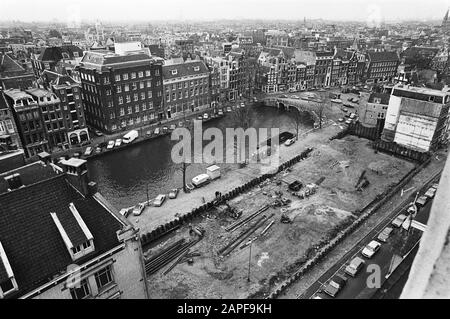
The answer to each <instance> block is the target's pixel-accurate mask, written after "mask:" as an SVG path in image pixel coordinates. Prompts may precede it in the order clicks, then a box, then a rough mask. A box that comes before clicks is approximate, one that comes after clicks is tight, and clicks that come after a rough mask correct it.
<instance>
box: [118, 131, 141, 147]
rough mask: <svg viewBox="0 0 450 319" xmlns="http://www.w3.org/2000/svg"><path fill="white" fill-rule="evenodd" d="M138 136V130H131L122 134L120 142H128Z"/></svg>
mask: <svg viewBox="0 0 450 319" xmlns="http://www.w3.org/2000/svg"><path fill="white" fill-rule="evenodd" d="M138 137H139V132H138V131H136V130H131V131H129V132H128V133H127V134H125V135H124V136H123V139H122V142H123V143H125V144H129V143H131V142H133V141H134V140H135V139H137V138H138Z"/></svg>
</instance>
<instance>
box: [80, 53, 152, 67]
mask: <svg viewBox="0 0 450 319" xmlns="http://www.w3.org/2000/svg"><path fill="white" fill-rule="evenodd" d="M153 62H155V59H153V58H151V57H150V56H148V55H147V54H145V53H135V54H127V55H119V54H115V53H111V52H108V53H106V52H97V51H92V52H86V53H85V54H84V56H83V58H82V60H81V64H80V65H81V66H86V67H93V68H96V69H103V68H107V67H113V68H120V67H125V66H126V67H130V66H134V65H148V64H150V63H153ZM124 63H126V64H124Z"/></svg>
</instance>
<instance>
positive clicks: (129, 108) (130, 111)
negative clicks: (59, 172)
mask: <svg viewBox="0 0 450 319" xmlns="http://www.w3.org/2000/svg"><path fill="white" fill-rule="evenodd" d="M131 113H133V108H132V107H131V106H129V107H128V114H131Z"/></svg>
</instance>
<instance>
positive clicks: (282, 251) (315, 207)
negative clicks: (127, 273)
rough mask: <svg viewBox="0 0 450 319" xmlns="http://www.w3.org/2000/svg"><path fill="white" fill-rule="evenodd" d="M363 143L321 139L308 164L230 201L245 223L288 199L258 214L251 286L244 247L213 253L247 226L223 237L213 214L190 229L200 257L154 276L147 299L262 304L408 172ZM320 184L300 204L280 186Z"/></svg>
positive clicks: (224, 221) (219, 217)
mask: <svg viewBox="0 0 450 319" xmlns="http://www.w3.org/2000/svg"><path fill="white" fill-rule="evenodd" d="M316 142H317V141H316ZM368 143H369V141H368V140H365V139H359V138H357V137H353V136H348V137H345V138H344V139H342V140H334V141H328V140H327V139H322V140H321V141H320V143H315V144H314V147H315V150H314V151H313V152H312V154H311V155H310V157H308V158H307V159H305V160H303V161H301V162H300V163H298V164H296V165H294V166H293V167H292V169H291V170H290V171H289V172H282V173H280V174H278V175H277V177H276V178H274V179H273V180H271V181H267V182H265V183H263V184H262V185H260V186H258V187H255V188H253V189H252V190H250V191H249V192H247V193H245V194H243V195H241V196H239V197H237V198H235V199H233V200H232V201H230V202H229V204H230V205H231V206H232V207H235V208H237V209H240V210H242V211H243V215H242V216H241V217H240V219H243V218H245V217H246V216H248V215H250V214H251V213H253V212H254V211H256V210H258V208H260V207H262V206H264V205H265V204H267V203H269V204H270V203H273V202H274V201H275V200H276V199H277V195H276V194H275V192H280V191H281V192H282V195H281V197H284V198H287V199H289V200H291V202H290V203H289V204H287V205H285V206H281V207H270V208H269V209H268V210H266V211H265V212H264V213H262V214H261V216H262V215H266V216H268V217H269V216H270V218H268V220H267V221H266V222H265V224H264V226H262V227H260V228H259V229H258V230H257V231H256V232H255V233H254V234H253V235H252V236H251V237H253V236H254V235H255V234H256V235H258V234H259V233H260V232H261V231H262V229H264V228H265V225H267V224H268V223H269V221H272V220H273V221H274V224H273V226H272V227H271V228H270V229H269V230H268V232H267V233H266V234H265V235H264V236H261V237H259V238H258V239H257V240H255V241H254V242H253V244H252V245H251V247H252V248H251V259H250V267H251V268H250V269H251V270H250V282H248V281H247V277H248V268H249V252H250V249H249V248H250V247H249V246H247V247H245V248H243V249H240V247H239V246H240V245H239V246H238V247H237V248H236V249H235V250H233V251H232V252H231V253H230V254H229V255H227V256H225V257H220V256H219V255H218V253H217V251H218V250H219V249H220V248H222V247H224V246H225V245H226V244H227V243H229V242H230V240H231V239H233V238H236V237H237V235H238V234H240V233H241V232H242V231H243V230H245V229H247V228H248V227H249V226H248V225H247V226H243V227H241V228H239V229H237V230H235V231H233V232H227V231H226V230H225V227H227V226H228V225H230V224H231V223H233V222H235V220H234V219H232V218H231V217H228V216H224V215H223V214H219V213H217V212H215V211H211V212H208V213H207V214H205V216H204V218H199V219H198V221H196V222H195V225H197V226H201V227H203V228H204V229H205V231H206V232H205V237H204V238H203V239H202V240H201V241H200V242H199V243H198V244H196V245H195V246H194V247H193V248H192V249H191V251H197V252H199V253H200V254H201V256H200V257H194V258H193V260H194V263H193V264H192V265H189V264H187V263H182V264H179V265H177V266H176V267H175V268H174V269H173V270H172V271H171V272H169V273H168V274H167V275H163V274H162V271H159V272H158V273H156V274H154V275H152V276H150V277H149V278H148V281H149V294H150V297H151V298H246V297H249V296H254V297H264V295H266V294H267V292H269V291H270V288H272V287H273V285H274V284H276V283H277V282H279V281H281V280H283V279H284V278H286V277H287V276H289V275H291V274H292V273H293V272H294V271H295V270H296V269H297V268H298V265H299V264H301V263H302V262H304V261H305V254H306V253H307V251H308V249H309V248H311V247H313V246H315V245H317V244H318V243H319V242H320V241H321V240H323V239H324V238H326V236H327V234H329V233H330V232H331V231H333V229H335V228H336V227H339V225H342V224H343V223H344V222H345V221H348V219H349V218H352V216H353V217H354V216H356V215H358V213H359V212H358V210H359V209H361V208H362V207H364V206H365V205H366V204H367V203H369V202H370V201H371V200H373V199H374V198H375V196H376V195H377V194H378V193H381V192H382V191H383V190H384V189H385V188H386V187H387V186H389V185H390V184H392V183H396V182H397V181H399V180H400V179H401V178H402V177H403V176H404V175H406V174H407V172H409V171H410V170H411V169H412V168H413V167H414V165H413V164H412V163H410V162H407V161H404V160H401V159H398V158H395V157H391V156H388V155H386V154H381V153H377V154H375V153H374V151H373V150H372V149H371V148H370V147H369V146H368ZM363 170H366V177H367V179H368V180H369V182H370V184H369V186H368V187H367V188H366V189H364V190H363V191H362V192H359V191H357V190H356V189H355V184H356V182H357V180H358V178H359V176H360V175H361V172H362V171H363ZM321 177H324V178H325V179H324V180H323V182H322V183H321V184H320V186H318V188H317V192H316V193H315V194H313V195H311V196H309V197H307V198H305V199H299V198H298V197H296V196H293V195H292V194H291V192H289V191H288V188H287V184H286V183H284V182H281V180H283V179H286V178H295V179H298V180H299V181H301V182H302V183H304V184H309V183H315V182H316V181H317V180H319V179H320V178H321ZM279 194H280V193H278V195H279ZM272 214H274V216H271V215H272ZM282 214H285V215H286V216H288V217H289V218H290V219H291V220H292V223H289V224H284V223H281V222H280V218H281V215H282ZM256 219H257V218H255V220H256ZM188 229H189V227H188V226H186V227H183V228H181V229H179V230H178V231H177V232H176V233H175V234H173V235H172V236H171V237H170V238H168V239H166V240H165V241H163V242H162V243H160V244H159V245H158V246H157V247H154V248H152V252H156V251H159V250H160V249H161V248H164V247H167V245H169V244H171V243H172V242H174V241H176V240H178V239H180V238H188V237H189V232H188ZM245 242H246V241H244V243H245ZM166 268H167V267H166ZM166 268H165V269H166Z"/></svg>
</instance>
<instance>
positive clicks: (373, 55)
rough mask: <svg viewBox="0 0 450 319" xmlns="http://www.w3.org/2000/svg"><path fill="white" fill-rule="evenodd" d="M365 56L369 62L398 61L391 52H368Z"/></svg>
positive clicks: (395, 55)
mask: <svg viewBox="0 0 450 319" xmlns="http://www.w3.org/2000/svg"><path fill="white" fill-rule="evenodd" d="M367 55H368V56H369V59H370V61H371V62H383V61H398V60H399V59H398V56H397V53H396V52H393V51H379V52H368V53H367Z"/></svg>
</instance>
